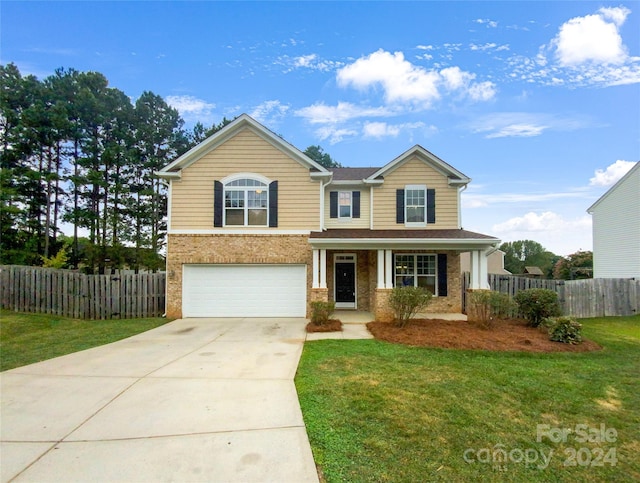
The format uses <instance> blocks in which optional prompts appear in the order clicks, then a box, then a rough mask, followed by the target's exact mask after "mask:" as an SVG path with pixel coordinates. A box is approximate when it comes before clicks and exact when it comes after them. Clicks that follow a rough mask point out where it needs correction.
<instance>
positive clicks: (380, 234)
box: [309, 228, 498, 240]
mask: <svg viewBox="0 0 640 483" xmlns="http://www.w3.org/2000/svg"><path fill="white" fill-rule="evenodd" d="M309 238H311V239H321V238H331V239H337V238H345V239H346V238H398V239H402V238H408V239H416V238H423V239H448V240H451V239H458V240H478V239H480V240H498V239H497V238H495V237H493V236H489V235H483V234H482V233H474V232H472V231H467V230H368V229H365V228H352V229H348V228H347V229H330V230H325V231H321V232H320V231H318V232H311V234H310V236H309Z"/></svg>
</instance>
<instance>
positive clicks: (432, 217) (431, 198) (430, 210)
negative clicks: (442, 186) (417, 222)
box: [427, 189, 436, 223]
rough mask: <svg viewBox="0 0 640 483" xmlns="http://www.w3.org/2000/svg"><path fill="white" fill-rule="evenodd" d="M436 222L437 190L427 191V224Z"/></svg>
mask: <svg viewBox="0 0 640 483" xmlns="http://www.w3.org/2000/svg"><path fill="white" fill-rule="evenodd" d="M435 222H436V190H434V189H428V190H427V223H435Z"/></svg>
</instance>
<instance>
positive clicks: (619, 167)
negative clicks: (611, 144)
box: [589, 160, 636, 186]
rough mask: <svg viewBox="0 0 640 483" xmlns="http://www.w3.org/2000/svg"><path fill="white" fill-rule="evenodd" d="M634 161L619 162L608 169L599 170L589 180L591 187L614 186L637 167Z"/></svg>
mask: <svg viewBox="0 0 640 483" xmlns="http://www.w3.org/2000/svg"><path fill="white" fill-rule="evenodd" d="M635 164H636V163H635V162H634V161H622V160H618V161H616V162H615V163H613V164H610V165H609V166H607V168H606V169H597V170H596V172H595V176H594V177H593V178H591V179H590V180H589V186H612V185H614V184H615V183H616V182H617V181H618V180H619V179H620V178H622V177H623V176H624V175H625V174H627V173H628V172H629V170H630V169H631V168H633V167H634V166H635Z"/></svg>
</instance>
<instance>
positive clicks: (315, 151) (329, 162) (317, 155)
mask: <svg viewBox="0 0 640 483" xmlns="http://www.w3.org/2000/svg"><path fill="white" fill-rule="evenodd" d="M304 154H306V155H307V156H309V157H310V158H311V159H313V160H314V161H315V162H316V163H318V164H319V165H321V166H324V167H325V168H341V167H342V165H341V164H340V163H338V162H337V161H336V160H335V159H333V158H332V157H331V156H330V155H329V153H325V152H324V149H322V148H321V147H320V146H309V147H308V148H307V149H305V150H304Z"/></svg>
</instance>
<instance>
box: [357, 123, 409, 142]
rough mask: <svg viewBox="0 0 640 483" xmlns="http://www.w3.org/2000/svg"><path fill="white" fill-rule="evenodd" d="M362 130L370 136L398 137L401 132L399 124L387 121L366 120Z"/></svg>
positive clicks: (365, 134)
mask: <svg viewBox="0 0 640 483" xmlns="http://www.w3.org/2000/svg"><path fill="white" fill-rule="evenodd" d="M362 131H363V133H364V136H365V137H370V138H383V137H389V136H391V137H397V136H398V134H400V128H399V127H398V126H392V125H389V124H387V123H386V122H365V123H364V126H363V128H362Z"/></svg>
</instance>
